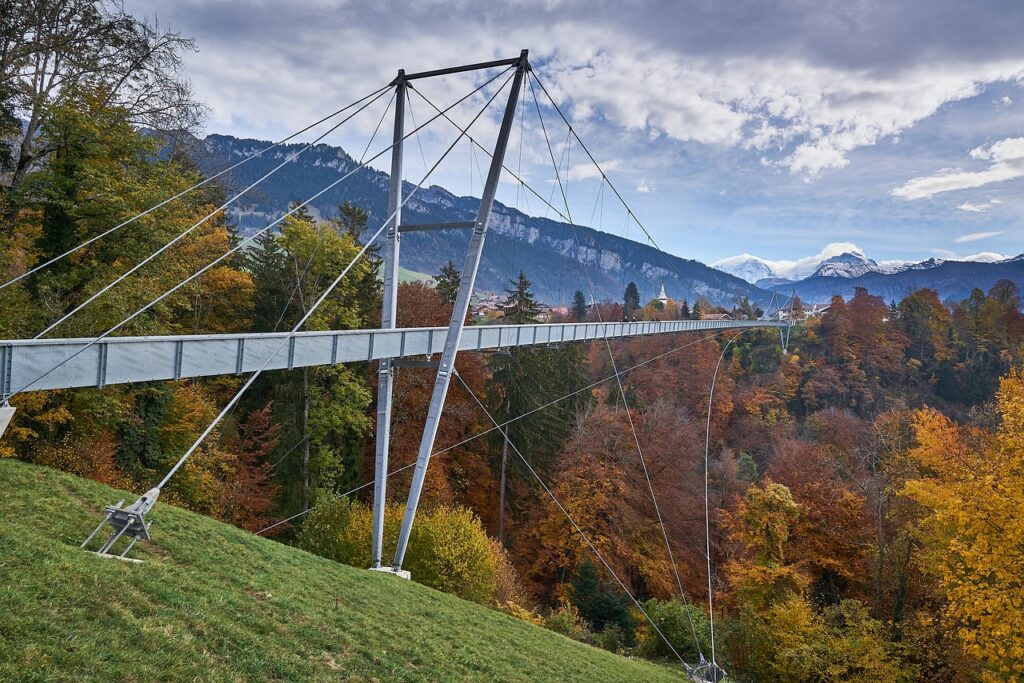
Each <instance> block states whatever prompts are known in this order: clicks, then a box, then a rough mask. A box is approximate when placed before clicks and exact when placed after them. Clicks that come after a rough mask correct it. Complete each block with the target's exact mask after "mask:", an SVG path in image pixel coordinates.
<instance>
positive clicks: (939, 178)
mask: <svg viewBox="0 0 1024 683" xmlns="http://www.w3.org/2000/svg"><path fill="white" fill-rule="evenodd" d="M970 156H971V158H972V159H977V160H979V161H987V162H989V167H988V168H987V169H985V170H983V171H964V170H963V169H959V168H957V169H950V168H945V169H942V170H940V171H939V172H938V173H936V174H934V175H930V176H923V177H920V178H913V179H911V180H908V181H907V182H906V183H905V184H904V185H901V186H900V187H897V188H895V189H894V190H892V191H891V192H890V194H891V195H893V196H894V197H904V198H906V199H923V198H925V197H931V196H932V195H936V194H939V193H941V192H951V191H953V190H967V189H970V188H974V187H982V186H983V185H988V184H990V183H999V182H1004V181H1007V180H1013V179H1015V178H1020V177H1024V138H1004V139H1003V140H1000V141H999V142H997V143H995V144H992V145H989V146H988V147H976V148H974V149H972V150H971V152H970ZM967 210H968V211H969V210H970V209H967Z"/></svg>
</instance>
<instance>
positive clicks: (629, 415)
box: [530, 81, 703, 657]
mask: <svg viewBox="0 0 1024 683" xmlns="http://www.w3.org/2000/svg"><path fill="white" fill-rule="evenodd" d="M530 92H531V94H532V95H533V101H534V104H535V106H536V108H537V117H538V118H539V119H540V125H541V131H542V132H543V133H544V142H545V143H546V145H547V149H548V153H549V155H550V157H551V162H552V166H554V161H555V155H554V152H553V151H552V149H551V140H550V138H549V137H548V133H547V126H546V124H545V123H544V116H543V114H542V113H541V110H540V102H539V101H538V100H537V93H536V90H535V89H534V88H533V82H532V81H531V82H530ZM554 169H555V179H556V181H557V182H558V187H559V190H560V191H561V193H562V198H563V200H564V202H565V211H566V214H568V215H569V217H570V222H569V224H570V226H572V231H573V239H574V240H575V241H576V244H577V247H578V246H579V240H578V239H576V224H575V222H573V221H572V220H571V217H572V212H571V210H570V208H569V200H568V195H567V193H566V190H565V187H564V186H563V184H562V178H561V175H560V174H559V172H558V167H557V166H554ZM609 187H611V185H610V184H609ZM612 189H613V190H614V188H612ZM599 198H600V196H599ZM596 208H597V204H596V202H595V210H596ZM580 263H581V265H582V266H583V272H584V273H585V274H586V277H587V283H588V284H589V286H590V294H591V297H593V298H594V299H595V300H596V298H597V292H596V290H595V287H594V280H593V278H592V277H591V275H590V269H589V268H587V264H586V262H585V261H581V262H580ZM595 310H596V311H597V317H598V322H601V323H603V322H604V320H603V317H602V314H601V307H600V306H596V307H595ZM604 343H605V348H606V349H607V351H608V360H609V361H610V362H611V366H612V372H613V373H614V375H615V382H616V385H617V387H618V390H619V396H620V397H621V398H622V405H623V407H624V408H625V411H624V412H625V413H626V420H627V421H628V422H629V430H630V432H631V433H632V435H633V443H634V444H635V445H636V452H637V455H638V456H639V459H640V466H641V469H642V470H643V474H644V480H645V481H646V482H647V490H648V492H649V493H650V495H651V502H652V503H653V504H654V512H655V515H656V517H657V520H658V527H659V528H660V529H661V535H662V539H663V540H664V543H665V551H666V553H667V555H668V560H669V566H670V567H671V568H672V572H673V574H674V575H675V579H676V586H677V587H678V589H679V595H680V596H681V597H682V599H683V601H684V602H685V601H686V600H687V597H686V591H685V590H683V581H682V578H681V577H680V575H679V568H678V566H677V565H676V561H675V557H674V556H673V553H672V544H671V543H670V542H669V539H668V532H667V531H666V529H665V520H664V518H663V517H662V514H661V507H660V506H659V505H658V497H657V496H656V495H655V493H654V485H653V484H652V482H651V476H650V473H649V472H648V470H647V459H646V458H645V457H644V450H643V447H642V446H641V445H640V436H639V435H638V434H637V430H636V424H635V423H634V421H633V414H632V411H631V410H630V408H629V398H628V397H627V395H626V390H625V388H624V387H623V385H622V378H621V377H620V376H619V370H618V365H617V364H616V362H615V354H614V353H613V352H612V345H611V342H610V341H609V340H608V338H607V337H605V338H604ZM685 611H686V616H687V618H688V619H689V621H690V629H691V630H692V632H693V642H694V644H695V645H696V646H697V650H698V652H701V647H700V640H699V639H698V638H697V629H696V627H695V625H694V623H693V619H692V617H691V615H690V613H689V610H685ZM701 657H703V653H702V652H701Z"/></svg>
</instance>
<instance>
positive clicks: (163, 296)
mask: <svg viewBox="0 0 1024 683" xmlns="http://www.w3.org/2000/svg"><path fill="white" fill-rule="evenodd" d="M512 68H513V67H509V68H507V69H505V70H504V71H502V72H500V73H498V74H496V75H495V76H493V77H492V78H490V79H488V80H487V81H485V82H484V83H483V84H482V85H480V86H479V87H477V88H476V89H474V90H473V91H472V92H470V93H468V94H467V95H464V96H463V97H461V98H460V99H458V100H456V101H455V102H453V103H452V104H451V105H449V106H448V107H447V109H445V110H444V111H445V112H447V111H448V110H450V109H452V108H454V107H456V106H458V105H459V104H461V103H462V102H464V101H466V100H467V99H469V98H470V97H472V96H473V95H475V94H476V93H478V92H480V91H481V90H483V89H484V88H485V87H487V86H488V85H489V84H491V83H493V82H494V81H495V80H497V79H498V78H499V77H501V76H502V75H504V74H506V73H508V72H509V71H511V70H512ZM508 80H511V76H509V78H508V79H507V80H506V84H507V82H508ZM502 88H504V85H502ZM440 116H441V114H437V115H435V116H433V117H431V118H430V119H429V120H427V121H426V122H424V123H423V125H421V126H420V127H419V128H417V129H415V130H413V131H410V132H409V133H408V134H406V135H405V136H404V137H402V138H401V140H399V141H398V142H401V141H403V140H405V139H407V138H408V137H409V136H411V135H413V134H414V133H416V132H417V131H419V130H421V129H423V128H425V127H426V126H428V125H430V124H431V123H432V122H434V121H436V120H437V119H438V118H440ZM398 142H394V143H392V144H391V145H389V146H388V147H385V148H384V149H382V150H381V151H380V152H378V153H377V154H375V155H374V156H372V157H370V158H369V159H367V160H366V161H365V162H364V163H363V164H361V165H359V166H356V167H355V168H354V169H352V170H351V171H349V172H348V173H346V174H345V175H344V176H342V177H341V178H338V179H337V180H335V181H333V182H331V183H330V184H329V185H327V186H326V187H324V188H323V189H321V190H320V191H319V192H317V193H316V194H314V195H313V196H311V197H309V198H308V199H306V200H304V201H303V202H301V203H299V204H298V205H296V206H295V207H293V208H291V209H290V210H289V211H287V212H286V213H285V214H284V215H283V216H281V217H280V218H278V219H276V220H274V221H272V222H271V223H270V224H269V225H267V226H266V227H265V228H262V229H260V230H259V231H257V232H256V233H254V234H252V235H250V236H249V237H247V238H246V239H244V240H242V241H241V242H239V243H238V244H237V245H235V246H234V247H232V248H231V249H229V250H228V251H227V252H226V253H224V254H222V255H221V256H219V257H217V258H216V259H214V260H213V261H211V262H210V263H208V264H206V265H205V266H203V267H202V268H200V269H199V270H197V271H196V272H195V273H193V274H192V275H190V276H189V277H188V278H186V279H185V280H182V281H181V282H179V283H178V284H176V285H175V286H174V287H172V288H171V289H169V290H167V291H166V292H164V293H163V294H161V295H160V296H158V297H157V298H155V299H153V300H152V301H150V302H149V303H148V304H146V305H145V306H143V307H141V308H139V309H138V310H136V311H135V312H134V313H132V314H131V315H129V316H127V317H126V318H124V319H123V320H121V321H120V322H119V323H117V324H115V325H114V326H113V327H110V328H109V329H107V330H106V331H105V332H103V333H102V334H100V335H99V336H97V337H94V338H92V339H90V340H89V342H88V343H87V344H86V345H85V346H83V347H82V348H80V349H79V350H77V351H76V352H74V353H72V354H70V355H69V356H67V357H66V358H64V359H63V360H61V361H60V362H58V363H57V364H56V365H54V366H52V367H51V368H50V369H49V370H46V371H45V372H43V373H42V374H40V375H39V376H37V377H36V378H35V379H33V380H31V381H30V382H28V383H27V384H25V385H23V386H22V387H21V388H19V389H18V390H16V391H13V392H11V393H10V394H9V395H8V397H7V398H8V399H10V398H11V397H13V396H15V395H17V394H19V393H21V392H23V391H25V390H26V389H28V388H30V387H31V386H32V385H34V384H35V383H36V382H38V381H39V380H41V379H43V378H44V377H47V376H48V375H50V374H51V373H52V372H54V371H55V370H57V369H58V368H60V367H63V366H64V365H65V364H67V363H68V362H69V361H71V360H72V359H74V358H76V357H78V356H79V355H81V354H82V353H84V352H85V351H86V350H87V349H89V348H91V347H92V346H94V345H95V344H97V343H99V342H100V341H102V340H103V339H105V338H106V337H107V336H109V335H110V334H111V333H112V332H114V331H116V330H118V329H120V328H121V327H123V326H124V325H125V324H127V323H128V322H130V321H131V320H134V319H135V318H136V317H138V316H139V315H141V314H142V313H143V312H145V311H147V310H149V309H150V308H152V307H153V306H155V305H156V304H157V303H159V302H160V301H163V300H164V299H166V298H167V297H168V296H170V295H171V294H173V293H174V292H175V291H177V290H178V289H180V288H181V287H183V286H185V285H186V284H188V283H189V282H192V281H193V280H195V279H196V278H198V277H200V276H201V275H202V274H203V273H205V272H206V271H208V270H209V269H211V268H213V267H214V266H215V265H217V264H218V263H220V262H222V261H224V260H225V259H226V258H228V257H229V256H230V255H231V254H233V253H235V252H237V251H238V250H240V249H242V248H243V247H245V246H246V245H248V244H250V243H252V242H253V241H254V240H255V239H256V238H257V237H259V236H260V235H262V234H264V233H265V232H267V231H268V230H270V229H271V228H273V227H274V226H276V225H278V224H279V223H281V222H282V221H284V219H285V218H287V217H288V216H290V215H292V214H294V213H295V212H297V211H299V210H300V209H301V208H302V207H304V206H306V205H307V204H309V203H310V202H312V201H314V200H316V199H317V198H318V197H320V196H321V195H323V194H325V193H326V192H328V191H330V190H331V189H332V188H334V187H336V186H337V185H339V184H340V183H342V182H344V181H345V180H346V179H348V178H349V177H351V176H352V175H354V174H355V173H356V172H357V171H360V170H362V169H363V168H365V167H366V166H367V165H368V164H370V163H371V162H372V161H374V160H375V159H377V158H378V157H380V156H382V155H384V154H385V153H387V152H388V151H390V150H391V149H392V148H394V146H395V145H396V144H398Z"/></svg>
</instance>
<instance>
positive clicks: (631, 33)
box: [127, 0, 1024, 262]
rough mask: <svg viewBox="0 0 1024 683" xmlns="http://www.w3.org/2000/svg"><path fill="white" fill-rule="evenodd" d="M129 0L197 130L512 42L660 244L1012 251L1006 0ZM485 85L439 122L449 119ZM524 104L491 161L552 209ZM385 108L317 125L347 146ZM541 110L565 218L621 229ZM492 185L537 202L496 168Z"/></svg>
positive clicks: (339, 97)
mask: <svg viewBox="0 0 1024 683" xmlns="http://www.w3.org/2000/svg"><path fill="white" fill-rule="evenodd" d="M127 7H128V9H129V10H130V11H132V12H134V13H136V14H139V15H147V16H150V17H153V16H156V17H157V18H158V19H159V22H160V24H161V25H162V26H163V27H165V28H170V29H173V30H178V31H180V32H182V33H184V34H186V35H190V36H192V37H194V38H195V39H196V41H197V44H198V47H199V52H198V53H196V54H194V55H190V56H189V57H188V61H187V64H188V72H189V75H190V77H191V79H192V81H193V84H194V86H195V89H196V92H197V94H198V96H199V97H200V98H201V99H203V100H204V101H205V102H207V103H208V105H209V106H210V108H211V116H210V118H209V120H208V122H207V125H206V128H207V131H208V132H219V133H229V134H234V135H239V136H251V137H257V138H261V139H277V138H279V137H282V136H284V135H287V134H289V133H291V132H293V131H294V130H296V129H298V128H301V127H302V126H304V125H306V124H307V123H309V122H311V121H313V120H316V119H317V118H319V117H320V116H321V115H323V114H325V113H328V112H330V111H332V110H334V109H337V108H338V107H340V106H341V105H343V104H346V103H348V102H350V101H352V100H353V99H356V98H357V97H360V96H362V95H365V94H366V93H368V92H371V91H373V90H375V89H376V88H377V87H380V86H381V85H384V84H386V83H387V82H388V81H389V80H390V79H391V78H393V77H394V74H395V72H396V70H397V69H398V68H399V67H404V68H405V69H406V70H408V71H416V70H423V69H432V68H436V67H441V66H448V65H452V64H460V63H465V62H477V61H483V60H490V59H497V58H503V57H510V56H515V55H517V54H518V53H519V50H520V49H522V48H528V49H529V50H530V55H531V62H532V64H533V65H534V67H535V69H536V74H537V76H538V78H539V79H540V81H541V82H543V83H544V84H545V85H546V86H547V88H548V89H549V90H550V92H551V94H552V95H553V96H554V98H555V99H556V101H557V102H558V103H559V105H560V106H562V107H563V110H564V111H565V112H566V114H567V115H568V117H569V118H570V119H572V121H573V124H574V127H575V129H576V130H577V131H578V132H579V134H580V136H581V137H582V138H583V140H584V142H585V143H586V144H587V146H588V147H589V148H590V149H591V151H592V152H593V153H594V155H595V156H596V157H597V159H598V161H600V162H601V163H602V164H603V166H604V167H605V170H606V172H607V174H608V176H609V177H610V178H611V179H612V181H613V182H614V183H615V184H616V186H617V187H618V189H619V190H620V191H621V193H622V195H623V196H624V197H625V198H626V201H627V202H629V204H630V205H631V206H632V207H633V208H634V210H635V212H636V214H637V215H638V216H639V218H640V220H641V221H642V222H643V224H644V225H645V226H646V227H647V228H648V229H649V230H650V232H651V233H652V235H653V236H654V238H655V240H657V242H658V244H660V245H661V246H662V247H664V248H665V249H666V250H668V251H671V252H673V253H676V254H679V255H681V256H686V257H690V258H697V259H700V260H702V261H705V262H712V261H716V260H718V259H721V258H724V257H728V256H733V255H735V254H739V253H743V252H749V253H752V254H757V255H759V256H762V257H766V258H769V259H790V260H793V259H799V258H802V257H806V256H808V255H811V254H816V253H818V252H819V251H820V250H822V248H823V247H824V246H825V245H826V244H828V243H852V244H853V245H856V246H857V247H859V248H860V249H862V250H863V251H864V252H865V253H867V254H868V255H869V256H871V257H873V258H875V259H876V260H879V261H882V260H892V259H897V260H921V259H924V258H928V257H931V256H941V257H947V258H949V257H958V256H959V257H964V256H970V255H975V254H981V253H986V254H1000V255H1016V254H1018V253H1020V252H1022V251H1024V241H1022V239H1021V238H1022V236H1024V211H1022V210H1024V40H1022V35H1021V33H1022V29H1024V3H1020V2H1017V1H1016V0H1005V1H1003V2H989V1H986V0H976V1H975V2H970V3H965V2H962V1H960V0H927V1H920V2H898V1H896V0H887V1H877V2H876V1H874V0H842V1H839V2H833V1H831V0H778V1H775V2H768V1H766V0H762V1H755V0H733V1H731V2H713V1H711V0H701V1H694V2H675V1H672V0H662V1H661V2H640V1H633V2H630V1H628V0H627V1H623V0H619V1H617V2H576V1H574V0H536V1H534V0H512V1H510V2H505V3H493V2H470V1H468V0H419V1H418V2H415V3H410V2H392V1H389V0H379V1H377V2H372V3H370V2H355V1H354V2H345V1H344V0H308V1H305V2H304V1H301V0H299V1H295V2H288V3H283V2H270V1H264V2H242V1H239V0H235V1H228V0H205V1H204V0H176V1H175V2H173V3H166V2H162V1H157V0H129V1H128V2H127ZM489 75H493V73H492V74H489ZM483 78H484V76H479V75H478V76H458V77H450V78H447V79H444V80H443V81H442V80H440V79H434V80H433V81H431V82H425V81H424V82H421V83H422V87H421V90H422V92H423V94H425V95H426V96H427V97H428V98H429V99H430V100H431V101H433V102H436V103H437V104H439V105H442V104H448V103H450V102H451V101H454V100H455V99H457V98H458V97H460V96H461V95H463V94H465V93H466V92H468V91H470V90H471V89H472V88H473V87H475V86H476V85H479V84H480V83H481V82H482V79H483ZM474 79H476V80H474ZM503 81H504V78H499V79H498V80H497V81H495V83H494V84H493V86H492V87H490V88H488V89H485V91H484V92H483V93H481V95H480V96H479V97H476V98H473V100H471V101H470V102H469V103H467V106H466V107H460V108H459V109H457V110H456V117H457V119H458V120H459V121H462V122H468V121H469V120H470V119H471V118H472V115H473V114H474V113H475V111H476V110H478V109H479V107H480V106H481V105H482V104H483V103H484V101H486V98H487V97H489V96H490V95H491V94H493V92H494V90H495V88H496V87H497V85H499V84H500V83H502V82H503ZM502 98H503V96H499V100H498V101H496V104H495V105H492V109H491V110H489V111H488V112H487V113H486V114H485V115H484V116H483V117H481V119H480V120H479V121H478V122H477V124H476V125H475V127H474V129H473V130H474V135H476V134H477V133H479V136H480V139H481V141H482V142H486V141H489V140H492V139H493V136H494V132H495V131H496V128H497V126H496V123H497V118H498V117H499V116H500V109H501V107H500V101H501V99H502ZM541 98H543V95H541ZM526 103H527V109H526V110H525V114H526V116H525V118H524V119H523V122H522V128H521V136H520V131H517V132H516V135H515V136H514V140H513V144H512V146H511V147H510V151H509V161H510V163H511V164H516V165H518V166H521V168H522V170H523V175H524V177H525V178H526V180H527V181H528V182H529V183H530V184H531V186H533V187H535V188H536V189H537V190H538V191H539V192H540V193H541V194H545V195H546V196H547V197H551V198H552V202H553V203H555V204H556V205H560V203H561V198H560V195H559V194H557V191H556V189H555V185H554V184H553V178H554V172H553V170H552V164H551V162H550V159H549V157H548V151H547V148H546V147H545V146H544V139H543V135H542V133H541V127H540V125H539V121H538V118H537V112H536V110H535V109H534V104H533V100H532V96H531V95H530V94H529V91H527V97H526ZM470 104H471V105H473V106H475V107H476V109H471V108H470V106H469V105H470ZM385 105H387V98H385V99H383V100H381V101H379V102H378V103H375V105H374V106H371V107H370V108H368V109H367V110H366V111H365V112H364V113H363V114H362V115H360V116H359V117H358V118H356V119H353V121H352V122H351V123H350V124H346V126H344V127H343V128H341V129H339V130H338V131H336V132H335V133H332V134H331V135H329V136H328V137H327V138H325V142H328V143H332V144H338V145H341V146H343V147H345V148H346V149H347V150H348V151H349V152H350V153H352V154H353V155H354V156H357V157H358V156H359V155H360V154H361V152H362V149H363V148H364V147H365V146H366V144H367V140H368V138H369V135H370V134H371V133H372V131H373V129H374V128H375V126H376V124H377V121H378V120H380V116H381V114H382V113H383V107H385ZM542 105H543V106H542V113H543V115H544V117H545V124H546V126H547V128H548V132H549V134H550V137H551V139H552V146H553V152H554V156H555V157H556V160H557V161H558V163H560V164H561V165H562V171H563V174H564V175H565V176H566V178H567V181H568V183H567V185H568V190H567V192H568V195H569V201H570V207H571V209H572V212H573V216H574V218H575V219H576V220H577V221H578V222H583V223H589V224H593V225H595V226H596V227H601V228H603V229H605V230H607V231H609V232H617V233H619V234H623V233H627V234H628V235H629V236H630V237H640V234H639V229H638V228H637V226H636V225H635V224H631V223H630V222H629V221H627V220H626V219H625V215H624V213H623V210H622V209H621V207H619V206H617V205H616V203H615V202H614V200H613V199H612V197H611V195H610V193H609V192H607V191H606V190H605V191H603V192H602V191H601V190H600V187H601V183H600V180H599V175H598V174H596V173H594V172H593V171H592V170H591V169H590V168H588V166H587V165H586V164H584V161H585V159H584V156H583V152H582V150H581V149H580V148H579V146H578V145H575V144H569V145H568V146H567V145H566V133H567V129H566V127H565V126H564V125H562V124H560V123H559V122H558V121H557V120H556V115H555V113H554V112H553V111H552V110H551V109H550V108H549V107H547V106H546V105H545V104H544V103H543V101H542ZM412 114H413V116H415V117H416V119H417V121H418V122H420V123H422V122H423V121H425V120H426V119H427V118H428V117H429V115H430V110H429V105H427V104H426V103H425V101H423V100H421V99H419V98H418V96H417V95H413V96H412ZM388 125H389V124H386V125H385V126H384V128H383V129H382V130H384V131H385V133H386V132H387V126H388ZM455 134H457V132H456V131H455V129H454V128H452V127H451V126H450V125H448V124H446V123H445V122H444V121H443V120H442V121H438V122H436V123H435V124H432V125H431V126H429V127H427V128H426V129H425V131H424V133H423V135H422V138H421V139H419V140H417V141H416V144H415V145H412V142H411V141H410V147H409V149H408V154H407V162H406V175H407V177H408V178H409V179H410V180H411V181H413V182H417V181H418V180H419V179H420V177H421V176H422V174H423V170H424V161H423V160H424V159H425V160H426V163H427V164H428V165H429V164H432V163H433V161H434V159H436V157H437V156H438V155H440V154H441V153H442V152H443V151H444V149H445V148H446V147H447V145H448V144H450V142H451V140H452V139H453V136H454V135H455ZM308 138H309V136H307V139H308ZM383 139H384V138H383V137H378V138H377V139H376V140H375V141H374V144H373V146H372V147H371V149H373V150H374V151H376V150H379V149H380V148H382V147H384V146H386V145H387V144H388V143H386V142H383ZM520 140H521V141H520ZM421 145H422V150H423V151H422V156H421V152H420V146H421ZM520 150H522V151H520ZM371 154H372V152H371ZM385 162H386V157H381V159H380V161H379V162H376V163H375V165H376V166H378V167H379V168H385V167H386V163H385ZM480 167H482V168H483V169H484V170H480ZM485 170H486V162H485V160H484V158H483V156H482V155H480V154H473V153H471V150H470V148H469V146H468V145H467V144H460V145H458V146H457V147H456V148H455V150H454V151H453V153H452V154H451V155H450V157H449V158H448V160H446V163H445V164H444V165H443V166H442V167H441V168H439V170H438V172H437V174H436V175H435V176H434V177H432V178H431V181H432V182H437V183H439V184H442V185H445V186H447V187H449V188H450V189H452V190H453V191H456V192H458V193H463V194H465V193H470V192H473V193H479V190H480V184H481V176H482V175H483V174H484V172H485ZM553 193H554V194H553ZM499 198H500V199H502V201H505V202H506V203H509V204H513V205H515V204H517V203H518V205H519V207H520V208H522V209H523V210H527V211H529V212H531V213H535V214H543V213H544V211H543V207H542V205H541V203H540V202H539V201H537V200H536V198H533V199H532V200H527V199H524V198H523V197H522V194H521V193H520V194H519V195H518V196H517V192H516V188H515V186H514V184H512V183H505V184H504V185H503V188H502V192H501V194H500V196H499Z"/></svg>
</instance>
